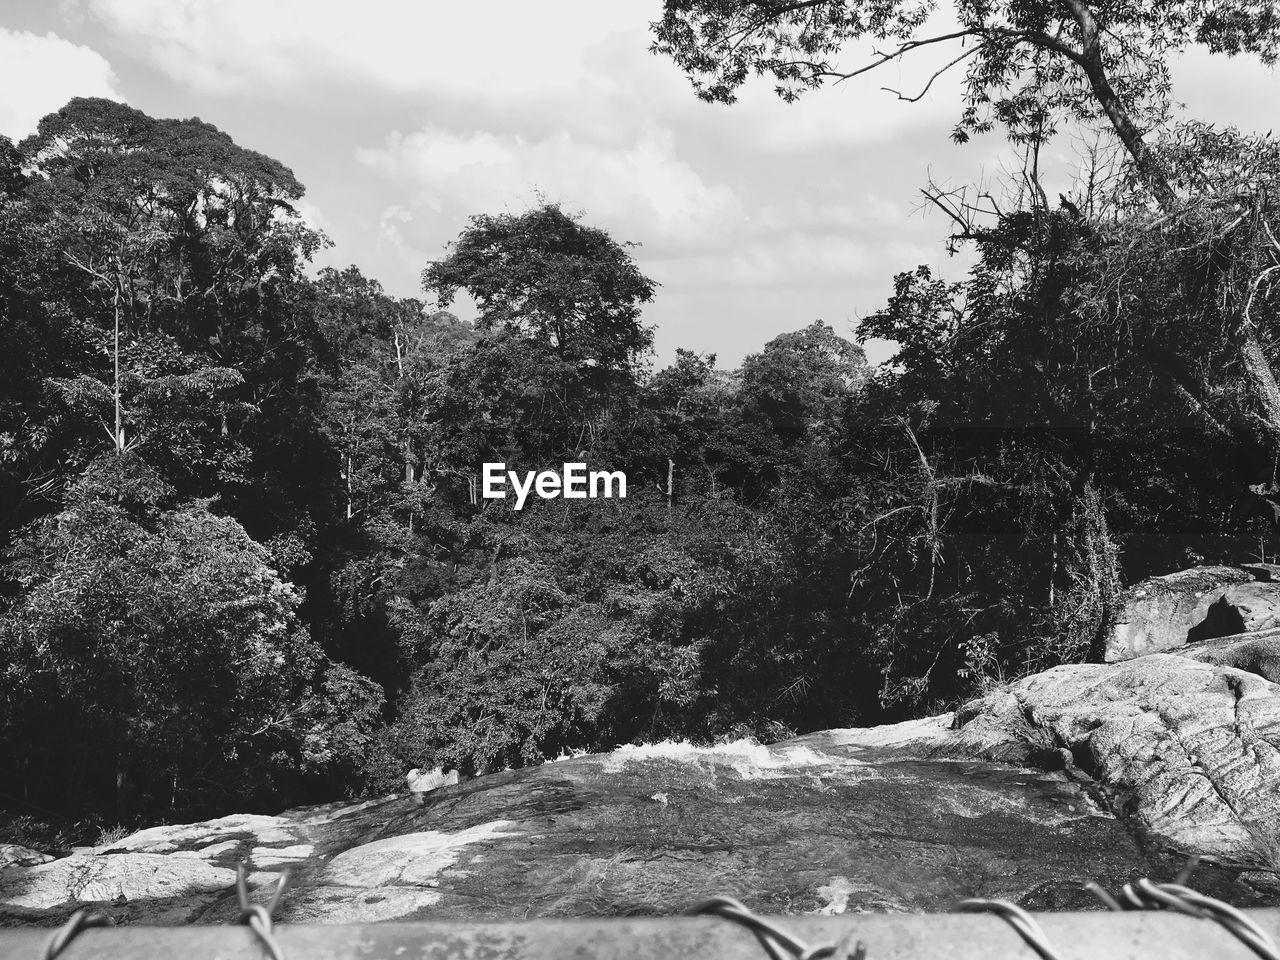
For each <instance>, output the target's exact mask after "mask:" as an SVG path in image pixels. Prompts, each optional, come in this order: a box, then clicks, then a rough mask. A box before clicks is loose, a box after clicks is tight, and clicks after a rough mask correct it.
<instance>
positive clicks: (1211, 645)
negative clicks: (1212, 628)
mask: <svg viewBox="0 0 1280 960" xmlns="http://www.w3.org/2000/svg"><path fill="white" fill-rule="evenodd" d="M1172 652H1174V653H1176V654H1178V655H1180V656H1184V657H1190V658H1191V659H1193V660H1201V661H1203V662H1205V663H1212V664H1216V665H1217V666H1220V667H1235V668H1236V669H1237V670H1244V671H1245V672H1247V673H1256V674H1257V675H1258V676H1260V677H1262V678H1263V679H1264V680H1270V681H1271V682H1272V683H1280V629H1273V630H1266V631H1261V632H1259V633H1242V634H1236V635H1234V636H1230V637H1218V638H1216V639H1214V640H1202V641H1200V642H1199V643H1193V644H1191V645H1190V646H1187V647H1183V648H1181V649H1179V650H1175V651H1172Z"/></svg>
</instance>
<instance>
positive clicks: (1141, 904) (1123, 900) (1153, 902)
mask: <svg viewBox="0 0 1280 960" xmlns="http://www.w3.org/2000/svg"><path fill="white" fill-rule="evenodd" d="M1199 862H1200V858H1199V857H1192V858H1191V859H1189V860H1188V861H1187V864H1186V866H1184V867H1183V868H1182V870H1181V871H1179V873H1178V876H1177V878H1176V879H1175V880H1174V882H1173V883H1153V882H1152V881H1150V880H1149V879H1147V878H1146V877H1144V878H1142V879H1141V880H1137V881H1135V882H1134V883H1126V884H1125V885H1124V887H1122V888H1121V896H1120V897H1115V896H1113V895H1112V894H1110V893H1108V892H1107V891H1106V890H1104V889H1103V888H1102V887H1101V886H1100V885H1099V884H1097V883H1086V884H1085V889H1086V890H1088V891H1089V892H1090V893H1091V894H1093V895H1094V896H1095V897H1097V898H1098V899H1099V900H1100V901H1102V903H1103V904H1104V905H1105V906H1106V907H1107V909H1108V910H1174V911H1176V912H1178V913H1185V914H1187V915H1188V916H1192V917H1198V918H1200V919H1202V920H1213V921H1216V922H1217V923H1218V924H1220V925H1221V926H1222V927H1223V928H1224V929H1225V930H1227V931H1228V932H1230V933H1231V935H1232V936H1234V937H1235V938H1236V939H1237V940H1239V941H1240V942H1241V943H1243V944H1244V945H1245V946H1247V947H1248V948H1249V949H1250V950H1252V951H1253V952H1254V953H1255V954H1257V955H1258V956H1259V957H1261V958H1262V960H1280V947H1277V946H1276V942H1275V940H1273V939H1272V938H1271V936H1270V935H1269V934H1268V933H1267V932H1266V931H1265V930H1263V929H1262V928H1261V927H1259V926H1258V925H1257V924H1256V923H1254V922H1253V921H1252V920H1250V919H1249V918H1248V917H1246V916H1245V915H1244V914H1243V913H1241V912H1240V911H1239V910H1237V909H1236V908H1235V907H1233V906H1231V905H1230V904H1229V903H1224V902H1223V901H1221V900H1218V899H1215V898H1214V897H1210V896H1207V895H1205V894H1203V893H1200V892H1199V891H1197V890H1192V889H1191V888H1190V887H1188V886H1186V883H1187V881H1188V880H1190V879H1191V873H1192V871H1194V870H1195V868H1196V866H1197V865H1198V864H1199Z"/></svg>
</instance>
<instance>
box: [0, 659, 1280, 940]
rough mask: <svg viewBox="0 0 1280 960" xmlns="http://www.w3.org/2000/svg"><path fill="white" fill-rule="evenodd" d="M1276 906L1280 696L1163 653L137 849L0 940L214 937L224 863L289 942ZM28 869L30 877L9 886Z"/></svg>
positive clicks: (1256, 682) (185, 834)
mask: <svg viewBox="0 0 1280 960" xmlns="http://www.w3.org/2000/svg"><path fill="white" fill-rule="evenodd" d="M1190 853H1197V854H1201V855H1203V856H1205V857H1207V858H1209V860H1210V865H1209V866H1206V867H1204V868H1202V870H1201V871H1200V872H1199V873H1198V874H1197V878H1196V881H1195V882H1196V883H1197V884H1198V885H1199V886H1200V888H1201V889H1203V890H1205V891H1206V892H1208V893H1210V894H1212V895H1214V896H1219V897H1222V898H1224V899H1227V900H1229V901H1230V902H1233V903H1236V904H1238V905H1242V906H1248V905H1258V904H1267V903H1274V902H1275V900H1276V898H1277V896H1280V884H1277V883H1276V880H1275V876H1276V875H1275V873H1274V872H1273V871H1275V870H1276V869H1277V868H1280V688H1278V687H1277V686H1276V685H1275V684H1274V683H1272V682H1270V681H1268V680H1266V679H1264V678H1263V677H1260V676H1258V675H1256V674H1254V673H1251V672H1248V671H1246V670H1241V669H1238V668H1237V667H1233V666H1227V665H1222V664H1218V663H1213V662H1207V661H1205V660H1198V659H1192V658H1191V657H1187V656H1178V655H1169V654H1157V655H1152V656H1146V657H1141V658H1138V659H1134V660H1129V661H1125V662H1123V663H1118V664H1082V665H1070V666H1063V667H1058V668H1055V669H1053V670H1049V671H1047V672H1045V673H1042V674H1038V675H1036V676H1033V677H1030V678H1027V679H1025V680H1022V681H1019V682H1018V683H1015V684H1013V685H1011V686H1009V687H1006V688H1003V689H1001V690H998V691H994V692H992V693H990V694H989V695H987V696H985V697H982V698H980V699H978V700H975V701H973V702H972V703H970V704H968V705H966V706H965V707H964V708H963V709H961V710H960V711H958V712H957V714H955V715H954V716H953V715H950V714H948V715H945V716H941V717H934V718H930V719H927V720H920V721H912V722H910V723H905V724H897V725H893V726H886V727H875V728H869V729H851V730H829V731H824V732H821V733H814V734H809V735H807V736H804V737H799V738H797V739H794V740H790V741H786V742H784V743H778V744H774V745H771V746H763V745H760V744H757V743H754V742H751V741H738V742H736V743H729V744H723V745H720V746H716V747H697V746H691V745H689V744H682V743H663V744H654V745H649V746H633V747H623V748H621V749H618V750H615V751H613V752H611V753H606V754H596V755H590V756H581V757H575V758H571V759H565V760H561V761H557V762H554V763H547V764H543V765H542V766H539V767H534V768H528V769H524V770H515V771H508V772H506V773H500V774H494V775H491V776H486V777H480V778H476V779H474V780H470V781H466V782H462V783H457V784H445V785H441V786H439V787H437V788H435V789H432V790H430V791H429V792H425V793H421V794H417V795H413V794H410V795H404V796H391V797H386V798H383V799H380V800H376V801H370V802H367V803H362V804H349V805H330V806H324V807H313V808H307V809H302V810H293V811H289V812H286V813H283V814H281V815H279V816H257V815H240V816H232V817H224V818H221V819H218V820H211V821H207V822H205V823H198V824H187V825H178V826H161V827H154V828H151V829H148V830H143V831H141V832H139V833H136V834H134V835H133V836H130V837H126V838H125V839H123V840H120V841H117V842H115V843H113V844H111V845H110V846H109V847H96V848H84V849H79V850H76V851H74V852H73V853H71V854H70V855H69V856H63V857H60V858H59V859H56V860H51V861H49V862H45V863H38V862H34V863H33V862H32V858H31V857H30V855H29V854H24V855H23V856H24V857H25V859H21V860H18V861H16V862H14V864H13V865H11V866H8V867H5V868H4V869H0V923H5V924H9V925H14V924H31V923H35V924H44V925H50V924H54V923H57V922H59V921H60V920H62V919H64V918H65V917H66V915H67V914H68V913H69V912H70V911H71V910H73V909H75V908H76V907H78V906H81V905H85V904H93V905H95V906H96V907H97V908H98V909H102V910H105V911H106V912H108V913H110V914H111V915H112V916H113V917H114V918H115V919H116V920H117V922H121V923H130V922H146V923H160V924H173V923H192V922H194V923H226V922H231V921H233V920H234V919H235V917H236V913H237V908H236V903H235V896H234V893H233V890H232V885H233V883H234V877H235V873H234V870H235V865H236V864H237V863H240V862H245V863H247V864H248V867H249V870H250V885H251V888H252V890H253V896H254V898H255V899H257V900H265V899H266V898H267V897H268V896H269V894H270V891H271V887H272V885H273V884H274V882H275V881H276V879H277V878H278V877H279V876H280V873H281V871H283V870H284V869H285V868H289V869H290V870H291V871H292V873H293V874H294V881H293V884H292V885H291V887H290V890H289V892H288V893H287V894H286V896H285V897H284V900H283V902H282V903H281V907H280V911H279V913H278V918H279V919H281V920H282V921H285V922H311V923H350V922H374V921H383V920H420V919H437V920H439V919H450V920H509V919H525V918H532V917H563V916H619V915H622V916H635V915H649V914H665V913H673V912H676V911H678V910H680V909H683V908H685V907H687V906H688V905H689V904H691V903H694V902H696V901H698V900H700V899H703V898H705V897H708V896H711V895H715V894H728V895H731V896H735V897H738V898H740V899H742V900H744V901H745V902H747V903H748V904H749V905H751V906H752V907H753V908H755V909H758V910H761V911H764V912H767V913H775V914H804V913H809V914H826V915H834V914H840V913H849V912H885V911H939V910H946V909H949V908H950V907H951V906H952V905H953V904H954V903H955V902H956V901H957V900H959V899H961V898H963V897H967V896H983V897H1001V898H1006V899H1010V900H1013V901H1015V902H1018V903H1020V904H1022V905H1023V906H1025V907H1027V908H1029V909H1037V910H1052V909H1087V908H1090V907H1093V906H1095V904H1094V903H1093V901H1092V899H1091V898H1090V897H1089V896H1088V895H1087V894H1086V893H1084V892H1083V891H1082V890H1081V886H1082V884H1083V883H1084V881H1086V880H1090V879H1096V880H1098V881H1100V882H1101V883H1103V884H1104V886H1107V887H1109V888H1114V887H1117V886H1119V885H1120V884H1122V883H1124V882H1127V881H1130V880H1132V879H1135V878H1136V877H1140V876H1152V877H1155V878H1157V879H1170V878H1172V876H1173V875H1174V874H1175V873H1176V871H1177V869H1178V868H1179V866H1180V865H1181V863H1182V861H1183V859H1184V858H1185V856H1186V855H1187V854H1190ZM23 864H25V865H23Z"/></svg>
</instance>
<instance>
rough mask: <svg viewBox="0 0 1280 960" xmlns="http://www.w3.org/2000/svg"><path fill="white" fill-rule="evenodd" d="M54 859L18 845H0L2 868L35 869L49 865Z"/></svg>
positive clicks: (0, 865) (0, 863) (0, 864)
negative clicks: (40, 865)
mask: <svg viewBox="0 0 1280 960" xmlns="http://www.w3.org/2000/svg"><path fill="white" fill-rule="evenodd" d="M52 859H53V857H51V856H49V855H48V854H47V853H41V852H40V851H39V850H32V849H31V848H30V847H22V846H19V845H18V844H16V843H0V868H4V867H34V866H36V865H37V864H41V863H48V862H49V861H50V860H52Z"/></svg>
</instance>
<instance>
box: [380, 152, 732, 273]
mask: <svg viewBox="0 0 1280 960" xmlns="http://www.w3.org/2000/svg"><path fill="white" fill-rule="evenodd" d="M357 156H358V158H359V160H360V161H361V162H362V163H363V164H365V166H367V167H369V168H370V169H372V170H375V171H377V172H379V173H381V174H383V175H384V176H387V177H390V178H392V179H393V180H394V181H396V182H397V183H400V184H403V185H404V186H405V187H406V188H407V189H408V190H409V192H410V196H411V198H412V200H411V203H412V206H413V207H414V208H415V210H416V211H417V212H418V213H421V214H425V213H428V212H429V213H431V214H435V215H436V216H435V217H434V218H433V220H436V221H438V220H439V219H440V217H441V216H443V217H444V218H445V219H447V220H449V221H452V223H453V224H454V225H456V226H458V227H461V225H462V221H463V218H464V217H465V216H466V215H468V214H471V213H479V212H483V213H497V212H500V211H502V210H504V209H523V208H525V207H527V206H528V205H529V204H530V202H531V201H536V197H537V196H538V195H539V194H544V195H545V196H546V197H547V198H548V199H549V200H553V201H556V202H559V203H562V204H563V205H564V206H565V208H566V209H567V210H570V211H577V210H583V211H586V212H587V213H588V215H589V219H590V220H591V221H592V222H599V223H605V224H608V229H609V230H610V232H611V233H613V234H614V235H615V236H617V237H618V238H620V239H634V240H643V242H644V243H645V244H646V245H648V246H652V247H653V249H654V252H655V253H666V254H671V253H676V252H679V251H686V250H689V249H691V248H697V247H701V246H703V245H705V244H707V243H710V242H715V241H714V238H717V237H723V236H725V235H727V234H729V233H731V232H732V231H733V229H734V227H735V226H736V225H737V224H739V223H741V222H742V221H744V219H745V214H744V212H743V205H742V201H741V199H740V198H739V197H738V196H737V195H736V194H735V193H734V191H733V190H732V189H730V188H729V187H727V186H725V185H723V184H715V183H708V182H707V181H706V180H705V179H704V178H703V177H702V176H701V175H700V174H699V173H698V172H697V171H695V170H694V169H693V168H692V167H691V166H690V165H689V164H688V163H686V162H684V161H683V160H681V159H680V158H679V157H678V156H677V155H676V149H675V138H674V136H673V135H672V134H671V132H670V131H666V130H662V129H657V128H650V129H647V130H642V131H640V133H639V135H638V136H637V138H636V139H635V141H634V142H632V143H630V144H628V145H626V146H621V147H613V146H605V145H601V144H595V143H590V142H583V141H580V140H579V139H577V138H576V137H575V136H574V135H572V134H570V133H567V132H562V133H557V134H554V135H552V136H550V137H547V138H544V139H541V140H534V141H530V140H526V139H525V138H523V137H521V136H519V135H512V134H504V133H498V132H493V131H473V132H471V133H465V134H460V133H455V132H452V131H449V130H443V129H439V128H436V127H426V128H424V129H422V130H419V131H416V132H414V133H410V134H407V135H406V134H402V133H398V132H397V133H392V134H391V135H390V136H389V137H388V138H387V141H386V144H385V146H383V147H381V148H378V149H362V150H360V151H358V153H357ZM412 222H413V218H412V217H408V216H406V214H405V212H404V211H403V210H401V209H399V208H397V211H396V213H395V215H394V216H393V217H391V218H390V219H389V220H388V223H389V224H390V225H391V226H393V227H394V225H395V224H396V223H400V224H409V223H412ZM386 227H387V224H384V228H386Z"/></svg>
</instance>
